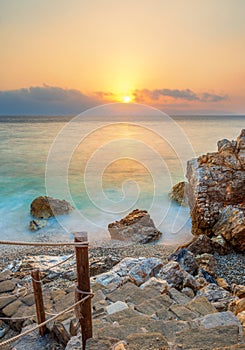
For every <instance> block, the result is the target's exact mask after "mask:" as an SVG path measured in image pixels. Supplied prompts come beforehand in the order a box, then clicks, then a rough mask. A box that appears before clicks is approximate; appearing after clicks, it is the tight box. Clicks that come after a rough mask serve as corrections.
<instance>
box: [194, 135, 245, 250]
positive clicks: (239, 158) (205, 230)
mask: <svg viewBox="0 0 245 350" xmlns="http://www.w3.org/2000/svg"><path fill="white" fill-rule="evenodd" d="M218 145H219V146H218V147H219V151H218V152H215V153H208V154H206V155H204V156H201V157H199V158H197V159H192V160H190V161H188V163H187V179H188V181H189V184H190V186H188V199H189V205H190V209H191V217H192V232H193V234H194V235H200V234H207V235H212V229H213V226H214V225H215V224H216V222H217V220H218V218H219V215H220V212H221V211H222V210H223V209H224V208H225V207H226V206H228V205H231V206H235V207H237V206H239V205H243V209H244V203H243V202H244V198H245V158H244V154H245V131H244V130H242V132H241V135H240V136H239V137H238V139H237V142H230V141H228V140H222V141H221V142H219V144H218ZM242 203H243V204H242ZM233 237H234V235H232V238H233ZM244 247H245V245H244V246H243V244H242V243H241V245H240V247H237V246H236V248H237V249H240V248H242V249H244Z"/></svg>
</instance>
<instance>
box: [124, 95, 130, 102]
mask: <svg viewBox="0 0 245 350" xmlns="http://www.w3.org/2000/svg"><path fill="white" fill-rule="evenodd" d="M122 100H123V102H124V103H129V102H131V101H132V97H130V96H128V95H127V96H123V99H122Z"/></svg>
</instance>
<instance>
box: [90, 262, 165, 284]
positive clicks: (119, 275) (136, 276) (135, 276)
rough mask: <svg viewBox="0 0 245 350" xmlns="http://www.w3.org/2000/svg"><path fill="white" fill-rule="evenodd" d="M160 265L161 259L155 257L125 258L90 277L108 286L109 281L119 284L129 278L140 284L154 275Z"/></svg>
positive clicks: (95, 281) (93, 280) (94, 281)
mask: <svg viewBox="0 0 245 350" xmlns="http://www.w3.org/2000/svg"><path fill="white" fill-rule="evenodd" d="M162 265H163V263H162V261H161V260H160V259H157V258H143V257H142V258H138V259H134V258H125V259H123V260H122V261H120V263H118V264H117V265H115V266H114V267H113V269H112V270H110V271H108V272H105V273H102V274H100V275H97V276H95V277H94V278H92V282H93V283H99V284H101V285H103V286H108V285H109V284H111V283H114V284H115V285H116V286H120V285H122V284H124V283H126V282H127V281H129V280H131V281H132V282H134V283H135V284H137V285H140V284H142V283H144V282H146V281H147V280H148V279H149V278H150V277H154V276H156V275H157V273H158V272H159V270H160V268H161V267H162Z"/></svg>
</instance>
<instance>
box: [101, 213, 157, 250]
mask: <svg viewBox="0 0 245 350" xmlns="http://www.w3.org/2000/svg"><path fill="white" fill-rule="evenodd" d="M108 230H109V232H110V235H111V239H116V240H123V241H132V242H134V243H142V244H144V243H149V242H152V241H155V240H158V239H159V238H160V236H161V234H162V233H161V232H160V231H158V230H157V228H156V227H155V225H154V222H153V221H152V219H151V218H150V215H149V214H148V213H147V211H146V210H139V209H135V210H133V211H132V212H131V213H129V214H128V215H127V216H126V217H125V218H123V219H121V220H120V221H115V222H113V223H111V224H109V225H108Z"/></svg>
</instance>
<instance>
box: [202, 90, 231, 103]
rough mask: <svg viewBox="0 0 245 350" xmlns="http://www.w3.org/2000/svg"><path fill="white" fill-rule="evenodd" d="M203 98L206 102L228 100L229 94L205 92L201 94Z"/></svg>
mask: <svg viewBox="0 0 245 350" xmlns="http://www.w3.org/2000/svg"><path fill="white" fill-rule="evenodd" d="M201 100H202V101H204V102H219V101H225V100H228V96H226V95H216V94H210V93H208V92H204V93H203V94H202V95H201Z"/></svg>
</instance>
